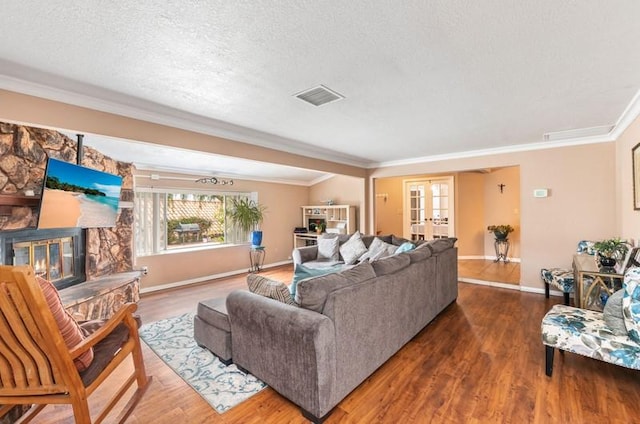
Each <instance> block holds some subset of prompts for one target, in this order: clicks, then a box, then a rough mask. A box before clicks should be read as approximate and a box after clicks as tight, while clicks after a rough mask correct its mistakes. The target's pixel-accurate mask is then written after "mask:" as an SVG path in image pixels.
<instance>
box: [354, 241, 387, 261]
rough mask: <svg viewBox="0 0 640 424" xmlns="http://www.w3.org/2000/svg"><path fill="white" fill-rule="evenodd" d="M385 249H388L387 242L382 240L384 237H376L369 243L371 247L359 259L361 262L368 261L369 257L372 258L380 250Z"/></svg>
mask: <svg viewBox="0 0 640 424" xmlns="http://www.w3.org/2000/svg"><path fill="white" fill-rule="evenodd" d="M383 249H386V246H385V242H384V241H382V239H379V238H378V237H375V238H374V239H373V241H372V242H371V244H370V245H369V249H368V250H367V251H366V252H365V253H364V254H363V255H362V256H360V258H358V260H359V261H360V262H362V261H366V260H368V259H369V258H371V256H374V255H376V254H377V253H378V252H379V251H380V250H383Z"/></svg>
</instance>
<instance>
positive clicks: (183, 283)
mask: <svg viewBox="0 0 640 424" xmlns="http://www.w3.org/2000/svg"><path fill="white" fill-rule="evenodd" d="M290 263H291V260H287V261H281V262H273V263H270V264H267V265H264V266H263V267H262V269H269V268H275V267H278V266H282V265H287V264H290ZM246 273H247V269H241V270H236V271H228V272H222V273H220V274H211V275H205V276H203V277H198V278H191V279H189V280H182V281H176V282H175V283H169V284H162V285H159V286H152V287H147V288H141V289H140V294H146V293H153V292H157V291H162V290H169V289H175V288H178V287H184V286H190V285H192V284H199V283H203V282H205V281H209V280H217V279H219V278H225V277H232V276H234V275H239V274H246Z"/></svg>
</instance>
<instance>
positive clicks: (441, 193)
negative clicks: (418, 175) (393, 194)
mask: <svg viewBox="0 0 640 424" xmlns="http://www.w3.org/2000/svg"><path fill="white" fill-rule="evenodd" d="M403 198H404V208H403V209H404V219H403V229H404V231H403V234H402V236H403V237H404V238H407V239H409V240H414V241H415V240H433V239H437V238H443V237H453V235H454V234H455V225H454V224H455V223H454V221H455V220H454V217H455V205H454V204H455V202H454V199H455V197H454V184H453V177H452V176H446V177H440V178H431V179H418V180H405V181H404V190H403Z"/></svg>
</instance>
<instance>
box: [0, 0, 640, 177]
mask: <svg viewBox="0 0 640 424" xmlns="http://www.w3.org/2000/svg"><path fill="white" fill-rule="evenodd" d="M0 5H1V6H2V8H1V10H2V14H3V23H2V25H0V39H1V40H2V43H0V77H4V78H0V87H2V88H7V89H14V90H16V87H17V89H18V90H19V89H20V84H21V83H24V87H27V86H28V87H29V90H31V91H33V90H36V89H35V88H34V87H35V86H34V85H33V84H31V83H37V84H39V86H38V87H40V89H41V91H42V93H41V94H42V95H43V96H48V97H56V96H60V93H61V92H64V93H65V96H66V97H65V100H67V101H69V99H71V101H74V102H75V103H77V104H82V105H89V106H92V107H94V108H99V109H103V110H109V109H111V110H110V111H117V110H118V105H120V106H123V107H124V106H126V107H127V109H126V110H127V111H128V112H127V113H128V114H130V115H135V110H138V111H144V112H145V114H146V115H145V116H150V114H154V113H155V114H156V115H154V116H156V117H166V118H171V117H174V118H175V117H179V118H181V119H182V121H180V122H181V123H180V124H179V125H181V126H186V127H188V126H189V122H197V123H198V130H200V131H203V132H208V133H211V134H218V135H223V136H227V137H230V138H234V139H237V140H242V141H248V142H251V143H255V144H259V145H263V146H268V147H273V148H277V149H282V150H286V151H292V152H296V153H306V154H310V155H311V154H313V155H314V156H316V157H326V158H328V159H333V160H338V161H341V162H344V163H352V164H358V165H363V166H371V165H373V164H376V163H383V164H384V163H390V162H393V161H402V160H407V159H411V158H416V157H418V158H421V157H430V156H434V155H455V154H458V153H461V152H468V151H482V150H485V149H496V148H498V149H499V148H505V149H508V148H511V147H514V146H515V147H518V146H521V145H530V144H535V143H540V142H542V141H543V134H544V133H546V132H555V131H563V130H571V129H577V128H588V127H596V126H603V125H615V124H616V123H617V121H618V120H619V119H620V117H621V116H622V114H623V112H624V111H625V109H626V108H627V107H628V106H629V105H630V104H631V102H632V100H633V99H634V96H635V95H636V93H637V92H638V90H639V89H640V49H638V40H640V25H639V24H638V18H639V17H640V1H637V0H626V1H625V0H617V1H614V2H606V1H596V0H587V1H570V0H563V1H557V0H538V1H535V2H524V1H516V2H514V1H512V0H491V1H488V0H487V1H475V2H470V1H468V0H464V1H463V0H440V1H408V2H398V1H391V0H388V1H375V2H371V1H357V0H356V1H337V0H329V1H322V2H300V1H294V0H283V1H277V2H273V1H266V0H251V1H205V2H203V1H194V0H191V1H185V0H179V1H178V0H170V1H164V2H152V1H137V2H132V1H123V0H117V1H110V2H104V1H97V0H84V1H69V0H51V1H48V2H42V1H35V0H21V1H19V2H18V1H7V0H0ZM29 84H31V85H29ZM318 84H324V85H326V86H328V87H329V88H331V89H333V90H335V91H337V92H338V93H340V94H342V95H344V96H345V97H346V98H345V99H344V100H341V101H338V102H335V103H331V104H327V105H324V106H321V107H314V106H311V105H309V104H307V103H304V102H302V101H300V100H299V99H296V98H295V97H294V96H293V95H294V94H296V93H298V92H300V91H302V90H305V89H308V88H311V87H314V86H316V85H318ZM46 87H48V88H55V89H56V91H53V90H51V91H49V92H47V90H46V89H45V88H46ZM61 90H62V91H61ZM24 91H27V89H26V88H25V90H24ZM36 91H37V90H36ZM56 93H57V94H56ZM74 93H82V94H83V95H84V96H82V97H80V96H77V97H75V98H74V97H73V94H74ZM30 94H36V93H30ZM123 110H124V109H123ZM132 110H133V111H134V112H132ZM158 119H160V118H158ZM203 127H204V129H203ZM319 150H321V151H320V152H319Z"/></svg>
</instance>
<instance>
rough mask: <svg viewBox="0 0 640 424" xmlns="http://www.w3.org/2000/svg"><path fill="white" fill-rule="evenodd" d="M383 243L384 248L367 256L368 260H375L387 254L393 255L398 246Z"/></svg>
mask: <svg viewBox="0 0 640 424" xmlns="http://www.w3.org/2000/svg"><path fill="white" fill-rule="evenodd" d="M383 243H384V248H383V249H380V250H378V251H377V252H376V253H375V255H371V256H369V262H373V261H377V260H378V259H382V258H386V257H387V256H393V255H394V254H395V253H396V250H398V246H396V245H395V244H391V243H385V242H383Z"/></svg>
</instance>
